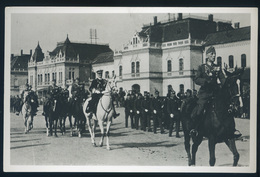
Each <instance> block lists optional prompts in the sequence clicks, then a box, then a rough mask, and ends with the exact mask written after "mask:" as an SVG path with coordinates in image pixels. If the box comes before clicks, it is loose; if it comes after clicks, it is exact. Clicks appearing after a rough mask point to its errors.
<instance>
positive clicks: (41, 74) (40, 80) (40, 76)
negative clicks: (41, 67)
mask: <svg viewBox="0 0 260 177" xmlns="http://www.w3.org/2000/svg"><path fill="white" fill-rule="evenodd" d="M40 84H41V85H42V74H41V75H40Z"/></svg>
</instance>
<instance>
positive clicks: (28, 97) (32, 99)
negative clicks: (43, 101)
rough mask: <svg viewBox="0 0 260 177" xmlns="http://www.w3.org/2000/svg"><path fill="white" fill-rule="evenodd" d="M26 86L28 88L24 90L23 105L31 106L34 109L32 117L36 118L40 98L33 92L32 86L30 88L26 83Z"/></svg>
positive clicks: (22, 95)
mask: <svg viewBox="0 0 260 177" xmlns="http://www.w3.org/2000/svg"><path fill="white" fill-rule="evenodd" d="M25 86H26V88H25V90H23V92H22V94H21V98H22V100H23V103H25V102H28V103H29V104H30V106H31V107H32V115H33V116H35V115H37V114H36V112H37V107H39V103H38V96H37V95H36V93H35V92H34V91H33V90H31V89H32V86H30V85H29V84H28V83H26V85H25Z"/></svg>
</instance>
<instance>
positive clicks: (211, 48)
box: [206, 46, 216, 54]
mask: <svg viewBox="0 0 260 177" xmlns="http://www.w3.org/2000/svg"><path fill="white" fill-rule="evenodd" d="M211 52H214V53H216V50H215V48H214V47H212V46H210V47H209V48H208V49H207V51H206V54H208V53H211Z"/></svg>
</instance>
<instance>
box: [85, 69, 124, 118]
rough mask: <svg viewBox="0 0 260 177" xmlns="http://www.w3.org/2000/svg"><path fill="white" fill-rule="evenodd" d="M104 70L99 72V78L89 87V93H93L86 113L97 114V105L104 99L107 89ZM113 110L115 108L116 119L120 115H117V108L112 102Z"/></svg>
mask: <svg viewBox="0 0 260 177" xmlns="http://www.w3.org/2000/svg"><path fill="white" fill-rule="evenodd" d="M102 74H103V70H98V71H97V78H96V79H94V80H93V81H92V83H91V85H90V87H89V91H90V92H91V93H92V95H91V100H90V101H89V103H88V105H87V108H86V113H90V112H93V113H96V109H97V104H98V101H99V99H100V98H101V97H102V95H103V94H102V92H103V91H104V90H105V89H106V82H107V81H106V80H105V79H103V78H102ZM112 108H113V112H114V114H113V117H114V118H116V117H118V116H119V115H120V114H117V113H116V111H115V106H114V104H113V101H112Z"/></svg>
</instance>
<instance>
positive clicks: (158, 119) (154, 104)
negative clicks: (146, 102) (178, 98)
mask: <svg viewBox="0 0 260 177" xmlns="http://www.w3.org/2000/svg"><path fill="white" fill-rule="evenodd" d="M151 112H152V114H153V133H154V134H156V133H157V123H158V124H159V127H160V130H161V134H163V133H164V130H163V126H162V100H161V98H160V97H159V91H158V90H155V96H154V98H152V99H151Z"/></svg>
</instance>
